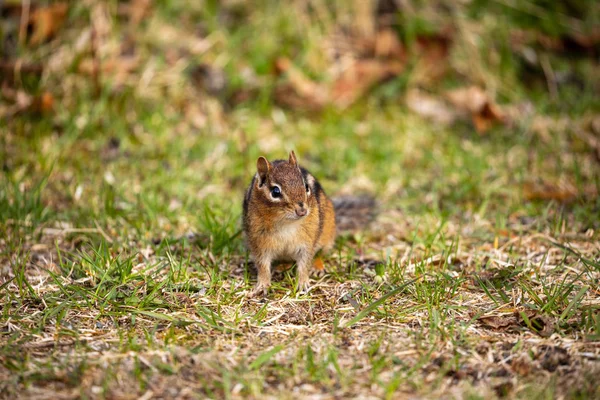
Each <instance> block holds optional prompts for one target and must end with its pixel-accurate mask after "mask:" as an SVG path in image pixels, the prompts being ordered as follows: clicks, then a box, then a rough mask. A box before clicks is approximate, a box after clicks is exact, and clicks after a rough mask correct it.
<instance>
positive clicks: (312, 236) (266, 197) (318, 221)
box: [243, 151, 336, 295]
mask: <svg viewBox="0 0 600 400" xmlns="http://www.w3.org/2000/svg"><path fill="white" fill-rule="evenodd" d="M256 166H257V173H256V175H255V176H254V178H253V179H252V182H251V183H250V187H249V188H248V190H247V191H246V196H245V198H244V214H243V223H244V233H245V235H246V242H247V245H248V248H249V250H250V253H251V255H252V257H253V259H254V262H255V264H256V266H257V269H258V282H257V284H256V288H255V289H254V291H253V292H252V294H253V295H254V294H257V293H259V292H263V293H266V291H267V289H268V288H269V286H270V284H271V263H272V262H273V261H277V260H283V261H286V260H287V261H295V262H296V264H297V266H298V288H299V289H300V290H306V289H308V286H309V282H308V275H309V269H310V266H311V265H312V261H313V258H314V255H315V253H316V252H317V251H319V250H321V249H323V250H324V251H328V250H330V249H331V248H332V247H333V244H334V241H335V232H336V228H335V211H334V208H333V204H332V202H331V200H330V199H329V198H328V197H327V195H326V194H325V191H323V189H322V188H321V185H320V184H319V182H318V181H317V180H316V179H315V178H314V177H313V176H312V175H311V174H310V173H309V172H308V171H306V170H305V169H303V168H302V167H300V166H299V165H298V163H297V160H296V155H295V154H294V152H293V151H292V152H291V153H290V157H289V160H288V161H283V160H276V161H273V162H272V163H270V162H269V161H267V160H266V159H265V158H264V157H260V158H259V159H258V160H257V163H256ZM306 185H308V187H309V189H310V191H309V192H308V193H307V190H306ZM274 186H277V187H279V188H280V191H281V198H279V199H277V198H273V196H272V194H271V191H272V189H273V187H274ZM304 212H306V215H302V214H303V213H304Z"/></svg>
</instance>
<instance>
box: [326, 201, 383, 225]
mask: <svg viewBox="0 0 600 400" xmlns="http://www.w3.org/2000/svg"><path fill="white" fill-rule="evenodd" d="M331 201H332V202H333V207H334V208H335V224H336V226H337V229H338V231H353V230H357V229H360V228H364V227H366V226H367V225H369V223H370V222H371V221H372V220H373V219H374V218H375V215H376V214H377V203H376V202H375V199H374V198H373V197H371V196H342V197H336V198H333V199H331Z"/></svg>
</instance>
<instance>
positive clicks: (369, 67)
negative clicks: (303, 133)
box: [331, 59, 404, 109]
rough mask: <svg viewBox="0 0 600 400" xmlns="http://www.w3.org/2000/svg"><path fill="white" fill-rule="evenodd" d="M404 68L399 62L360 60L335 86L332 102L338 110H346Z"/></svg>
mask: <svg viewBox="0 0 600 400" xmlns="http://www.w3.org/2000/svg"><path fill="white" fill-rule="evenodd" d="M403 69H404V66H403V64H402V63H401V62H397V61H380V60H375V59H372V60H358V61H356V62H355V63H353V64H352V65H351V66H350V68H348V69H347V70H346V71H345V72H344V73H343V74H342V76H341V77H340V78H339V79H338V80H337V81H336V82H334V84H333V87H332V89H331V101H332V102H333V104H334V105H336V106H337V107H338V108H341V109H343V108H346V107H348V106H349V105H351V104H352V103H354V102H355V101H356V100H358V99H359V98H360V97H361V96H362V95H364V94H365V93H366V92H367V91H368V90H369V89H371V88H372V87H373V86H374V85H375V84H377V83H379V82H382V81H384V80H386V79H389V78H391V77H394V76H395V75H398V74H399V73H400V72H402V70H403Z"/></svg>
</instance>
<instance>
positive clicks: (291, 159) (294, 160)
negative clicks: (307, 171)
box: [289, 150, 298, 165]
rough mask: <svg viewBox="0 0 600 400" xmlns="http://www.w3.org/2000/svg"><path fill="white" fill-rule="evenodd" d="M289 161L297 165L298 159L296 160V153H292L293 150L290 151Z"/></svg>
mask: <svg viewBox="0 0 600 400" xmlns="http://www.w3.org/2000/svg"><path fill="white" fill-rule="evenodd" d="M289 163H290V164H292V165H298V161H297V160H296V153H294V150H292V151H290V160H289Z"/></svg>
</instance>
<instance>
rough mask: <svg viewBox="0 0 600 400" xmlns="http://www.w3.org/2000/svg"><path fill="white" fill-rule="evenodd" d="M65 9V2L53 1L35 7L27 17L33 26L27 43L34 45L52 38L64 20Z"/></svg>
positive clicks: (66, 7) (66, 8) (65, 15)
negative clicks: (43, 5)
mask: <svg viewBox="0 0 600 400" xmlns="http://www.w3.org/2000/svg"><path fill="white" fill-rule="evenodd" d="M67 10H68V6H67V4H66V3H54V4H52V5H50V6H48V7H40V8H37V9H35V10H34V11H33V12H32V13H31V17H30V19H29V22H30V24H31V25H32V26H33V33H32V35H31V39H30V40H29V43H30V44H31V45H33V46H36V45H39V44H41V43H44V42H45V41H47V40H48V39H50V38H52V37H53V36H54V35H55V34H56V32H58V30H59V29H60V28H61V27H62V25H63V23H64V22H65V19H66V17H67Z"/></svg>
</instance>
